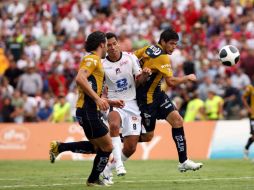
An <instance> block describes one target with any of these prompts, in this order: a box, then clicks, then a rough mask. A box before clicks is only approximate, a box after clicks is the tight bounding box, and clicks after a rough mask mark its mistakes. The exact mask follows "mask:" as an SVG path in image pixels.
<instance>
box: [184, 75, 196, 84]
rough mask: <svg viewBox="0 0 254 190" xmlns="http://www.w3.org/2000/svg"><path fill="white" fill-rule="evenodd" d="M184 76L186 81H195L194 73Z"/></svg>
mask: <svg viewBox="0 0 254 190" xmlns="http://www.w3.org/2000/svg"><path fill="white" fill-rule="evenodd" d="M186 77H187V80H188V81H192V82H195V81H197V77H196V75H194V74H190V75H187V76H186Z"/></svg>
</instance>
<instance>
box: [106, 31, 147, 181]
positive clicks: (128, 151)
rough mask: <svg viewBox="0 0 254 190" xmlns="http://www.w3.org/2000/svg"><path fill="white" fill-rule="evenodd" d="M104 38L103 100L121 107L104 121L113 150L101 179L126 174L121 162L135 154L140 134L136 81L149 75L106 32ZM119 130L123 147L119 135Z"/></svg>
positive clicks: (111, 112)
mask: <svg viewBox="0 0 254 190" xmlns="http://www.w3.org/2000/svg"><path fill="white" fill-rule="evenodd" d="M106 37H107V41H108V44H107V47H108V50H107V52H108V55H107V56H106V58H105V59H104V60H103V62H102V63H103V68H104V71H105V85H106V86H107V98H108V99H110V100H117V99H119V98H121V99H122V100H124V102H125V106H124V107H123V108H121V109H116V108H113V109H111V110H110V112H109V114H108V118H107V119H108V123H109V128H110V136H111V138H112V143H113V147H114V149H113V152H112V153H113V161H112V162H111V164H110V165H108V166H107V168H106V169H105V170H104V174H105V175H104V177H108V174H109V173H111V170H112V169H114V168H115V169H116V173H117V175H118V176H121V175H125V174H126V170H125V168H124V165H123V161H126V160H127V159H128V158H129V157H130V156H131V155H132V154H133V153H134V152H135V150H136V146H137V143H138V140H139V135H140V133H141V117H140V111H139V108H138V105H137V101H136V82H137V81H139V82H142V81H143V80H145V79H146V77H147V76H148V75H149V74H150V72H151V70H150V69H143V71H142V69H141V67H140V66H139V62H138V59H137V57H136V56H135V55H133V54H131V53H127V52H121V50H120V45H119V43H118V41H117V36H116V35H115V34H113V33H107V34H106ZM137 78H138V80H136V79H137ZM120 127H121V130H122V136H123V148H122V143H121V139H120V136H119V129H120ZM102 176H103V174H102Z"/></svg>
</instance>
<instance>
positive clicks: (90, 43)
mask: <svg viewBox="0 0 254 190" xmlns="http://www.w3.org/2000/svg"><path fill="white" fill-rule="evenodd" d="M101 43H106V35H105V33H103V32H101V31H95V32H92V33H91V34H89V35H88V37H87V40H86V44H85V49H86V51H87V52H90V51H94V50H96V49H97V48H98V47H99V46H100V44H101Z"/></svg>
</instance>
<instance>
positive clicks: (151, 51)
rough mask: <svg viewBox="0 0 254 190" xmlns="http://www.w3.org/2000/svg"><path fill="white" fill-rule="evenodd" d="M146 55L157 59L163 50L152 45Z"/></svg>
mask: <svg viewBox="0 0 254 190" xmlns="http://www.w3.org/2000/svg"><path fill="white" fill-rule="evenodd" d="M145 53H146V54H147V55H149V56H150V57H152V58H155V57H158V56H159V55H161V54H162V49H161V48H160V47H159V46H156V45H152V46H150V47H149V48H147V49H146V51H145Z"/></svg>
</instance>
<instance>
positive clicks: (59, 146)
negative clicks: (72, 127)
mask: <svg viewBox="0 0 254 190" xmlns="http://www.w3.org/2000/svg"><path fill="white" fill-rule="evenodd" d="M85 48H86V51H87V52H89V54H88V55H86V56H84V58H83V60H82V62H81V63H80V67H79V71H78V74H77V76H76V83H77V85H78V90H79V96H78V100H77V106H76V107H77V111H76V117H77V120H78V122H79V124H80V126H81V127H82V128H83V129H84V132H85V135H86V137H87V138H88V140H89V141H81V142H73V143H59V142H56V141H52V142H51V147H50V159H51V162H54V160H55V158H56V156H57V155H58V154H59V153H61V152H64V151H66V150H70V151H73V152H79V153H80V152H82V153H88V154H89V153H96V156H95V158H94V163H93V168H92V172H91V174H90V175H89V177H88V179H87V185H88V186H103V185H107V184H105V183H103V181H101V180H100V179H99V175H100V173H101V172H102V171H103V170H104V168H105V166H106V165H107V162H108V159H109V155H110V154H111V152H112V149H113V146H112V141H111V138H110V136H109V133H108V128H107V126H106V125H105V124H104V123H103V121H102V119H101V113H100V110H102V111H106V110H107V109H109V105H110V106H116V107H119V108H122V107H123V106H124V102H123V101H122V100H108V99H106V98H102V97H101V94H102V87H103V81H104V70H103V67H102V63H101V58H105V56H106V51H107V40H106V35H105V34H104V33H103V32H100V31H96V32H93V33H91V34H90V35H89V36H88V38H87V41H86V45H85ZM81 150H82V151H81Z"/></svg>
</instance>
